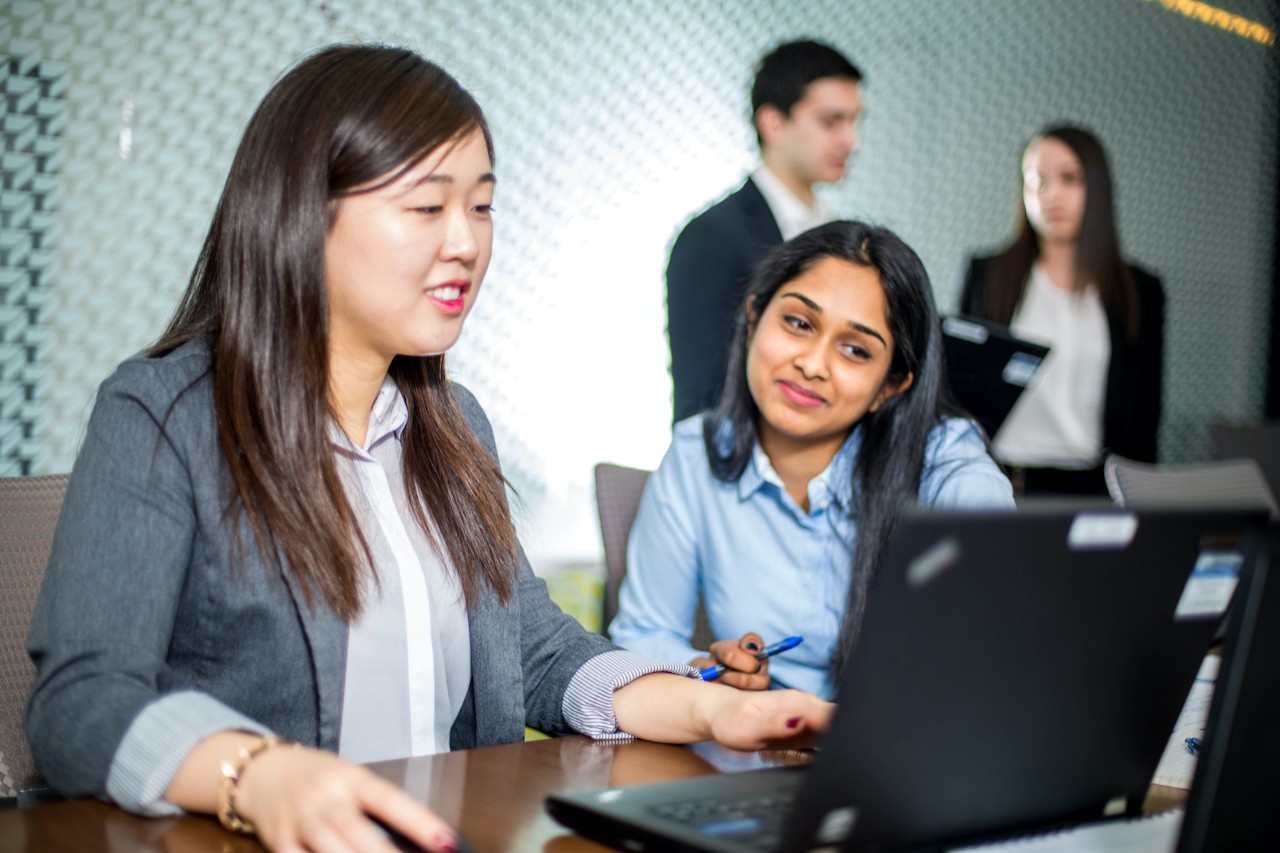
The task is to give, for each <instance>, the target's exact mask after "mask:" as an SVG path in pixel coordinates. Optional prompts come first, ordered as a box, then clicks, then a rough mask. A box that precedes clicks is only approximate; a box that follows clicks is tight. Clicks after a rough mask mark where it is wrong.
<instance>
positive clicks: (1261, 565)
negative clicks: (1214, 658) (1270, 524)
mask: <svg viewBox="0 0 1280 853" xmlns="http://www.w3.org/2000/svg"><path fill="white" fill-rule="evenodd" d="M1265 546H1266V547H1265V551H1264V554H1263V556H1262V558H1261V559H1259V560H1258V561H1257V563H1256V565H1255V568H1254V570H1253V571H1252V572H1250V573H1249V574H1248V575H1247V576H1246V577H1245V578H1244V579H1243V580H1242V582H1241V589H1240V592H1239V594H1238V595H1237V597H1236V602H1235V604H1234V605H1232V608H1231V617H1230V624H1229V625H1228V627H1227V640H1226V645H1225V648H1224V649H1223V653H1222V667H1221V669H1220V670H1219V672H1218V679H1217V684H1216V686H1215V688H1214V694H1213V703H1212V705H1211V706H1210V708H1209V721H1208V725H1207V726H1206V727H1205V736H1204V746H1203V748H1202V749H1201V752H1200V757H1199V759H1198V760H1197V762H1196V772H1195V778H1194V780H1193V782H1192V784H1191V793H1190V795H1189V796H1188V799H1187V806H1186V815H1185V817H1184V818H1183V822H1182V833H1181V836H1180V838H1179V839H1178V853H1200V851H1203V850H1213V851H1234V850H1276V849H1280V823H1278V822H1277V820H1276V815H1275V808H1274V801H1275V797H1274V791H1275V788H1276V769H1277V767H1280V725H1278V723H1280V529H1276V528H1272V530H1271V531H1270V532H1269V533H1268V534H1267V535H1266V541H1265Z"/></svg>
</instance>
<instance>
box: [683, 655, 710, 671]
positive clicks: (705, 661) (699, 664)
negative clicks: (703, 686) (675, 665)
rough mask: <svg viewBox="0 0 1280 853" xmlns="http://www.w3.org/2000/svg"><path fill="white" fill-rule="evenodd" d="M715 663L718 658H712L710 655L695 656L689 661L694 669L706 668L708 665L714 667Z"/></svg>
mask: <svg viewBox="0 0 1280 853" xmlns="http://www.w3.org/2000/svg"><path fill="white" fill-rule="evenodd" d="M715 665H716V659H715V658H710V657H706V658H694V659H693V660H691V661H689V666H691V667H693V668H694V669H706V668H708V667H712V666H715Z"/></svg>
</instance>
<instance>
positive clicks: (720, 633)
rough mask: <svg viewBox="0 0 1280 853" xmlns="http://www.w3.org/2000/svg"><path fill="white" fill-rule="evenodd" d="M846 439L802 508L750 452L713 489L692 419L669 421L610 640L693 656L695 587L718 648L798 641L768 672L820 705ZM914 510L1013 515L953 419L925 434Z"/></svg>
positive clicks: (840, 573)
mask: <svg viewBox="0 0 1280 853" xmlns="http://www.w3.org/2000/svg"><path fill="white" fill-rule="evenodd" d="M860 442H861V430H860V429H855V430H854V431H853V433H852V434H851V435H850V436H849V438H848V439H847V440H846V441H845V443H844V445H843V446H842V447H841V448H840V450H839V452H838V453H837V454H836V456H835V458H834V459H833V460H832V461H831V464H830V465H828V466H827V468H826V470H824V471H823V472H822V473H821V474H819V475H818V476H817V477H815V478H814V479H813V480H812V481H811V482H810V483H809V507H810V509H809V511H808V512H805V511H804V510H803V509H801V508H800V506H799V504H797V503H796V501H795V500H794V499H793V498H792V497H791V496H790V495H789V494H787V491H786V489H785V488H783V485H782V480H781V478H779V476H778V474H777V473H776V472H775V471H774V470H773V465H772V464H771V463H770V461H769V457H768V456H766V455H765V453H764V451H763V450H762V449H761V448H760V446H759V445H758V444H757V445H756V449H755V453H754V455H753V457H752V459H751V461H750V462H749V463H748V465H747V467H746V469H745V470H744V471H743V473H742V476H741V477H740V478H739V479H738V481H737V482H735V483H725V482H722V481H720V480H717V479H716V478H715V475H713V474H712V473H711V468H710V465H709V464H708V461H707V454H706V449H705V447H704V446H703V441H702V416H696V417H693V418H689V419H688V420H685V421H681V422H680V423H679V424H677V425H676V428H675V434H674V436H673V439H672V442H671V447H670V449H668V451H667V455H666V456H665V457H664V458H663V460H662V464H661V466H659V468H658V470H657V471H655V472H654V474H653V475H652V476H651V477H650V478H649V482H648V485H647V486H646V487H645V492H644V497H643V498H642V499H641V501H640V509H639V512H638V513H637V515H636V521H635V526H634V527H633V528H632V529H631V537H630V540H629V541H628V543H627V577H626V580H625V582H624V583H623V585H622V590H621V593H620V598H619V611H618V616H617V618H616V619H614V621H613V624H612V626H611V627H610V634H611V635H612V637H613V640H614V642H616V643H618V644H619V645H621V646H624V647H625V648H629V649H632V650H634V651H637V652H642V653H644V654H647V655H650V656H652V657H655V658H658V659H659V660H666V661H671V662H673V663H687V662H688V661H689V660H690V659H692V658H694V657H697V656H700V655H703V654H705V650H698V649H694V648H693V647H692V646H691V645H690V644H689V638H690V636H691V635H692V633H693V622H694V614H695V611H696V609H697V603H698V593H699V591H701V593H702V595H703V598H704V600H705V602H706V610H707V617H708V618H709V620H710V622H711V628H712V631H713V633H714V635H715V636H716V637H717V638H719V639H728V638H737V637H741V636H742V635H743V634H745V633H746V632H748V631H755V632H757V633H759V634H760V635H761V636H762V637H764V640H765V642H766V643H772V642H775V641H777V640H780V639H782V638H783V637H789V636H791V635H793V634H800V635H802V636H803V637H804V638H805V641H804V644H803V645H801V646H799V647H797V648H795V649H793V650H791V651H789V652H787V653H786V654H783V655H779V656H778V657H775V658H772V659H770V661H769V673H770V675H771V676H772V677H773V679H774V680H775V681H777V682H779V683H781V684H785V685H787V686H789V687H798V688H801V689H803V690H809V691H811V692H814V693H817V694H818V695H820V696H826V697H831V696H832V695H833V693H834V685H833V682H832V680H831V673H830V665H831V657H832V653H833V651H834V649H835V644H836V638H837V637H838V636H839V633H840V625H841V623H842V621H843V619H844V609H845V600H846V597H847V594H848V588H849V576H850V572H851V570H852V568H853V542H854V540H855V537H856V534H857V520H856V519H854V518H852V517H851V515H850V512H851V508H852V500H853V483H852V477H851V474H852V469H853V463H854V460H855V459H856V458H857V453H858V447H859V446H860ZM919 500H920V503H921V504H922V505H928V506H935V507H946V508H953V509H994V508H1002V509H1003V508H1008V509H1012V508H1013V506H1014V503H1013V490H1012V488H1011V487H1010V485H1009V480H1008V479H1007V478H1006V477H1005V476H1004V474H1003V473H1001V471H1000V469H999V467H998V466H997V465H996V463H995V462H994V461H993V460H992V459H991V457H990V456H989V455H988V454H987V450H986V445H985V444H984V442H983V441H982V437H981V436H980V435H979V433H978V431H977V429H976V428H975V427H974V426H973V425H972V424H971V423H970V422H969V421H967V420H962V419H959V418H952V419H950V420H947V421H946V422H944V423H943V424H940V425H939V426H938V427H936V428H935V429H934V430H933V432H932V434H931V435H930V436H929V441H928V444H927V446H926V448H925V466H924V471H923V474H922V475H921V478H920V495H919Z"/></svg>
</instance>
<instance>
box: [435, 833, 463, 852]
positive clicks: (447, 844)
mask: <svg viewBox="0 0 1280 853" xmlns="http://www.w3.org/2000/svg"><path fill="white" fill-rule="evenodd" d="M436 847H437V848H438V849H439V850H440V851H441V853H458V839H456V838H454V837H453V836H452V835H449V834H448V833H444V832H442V833H440V834H439V835H437V836H436Z"/></svg>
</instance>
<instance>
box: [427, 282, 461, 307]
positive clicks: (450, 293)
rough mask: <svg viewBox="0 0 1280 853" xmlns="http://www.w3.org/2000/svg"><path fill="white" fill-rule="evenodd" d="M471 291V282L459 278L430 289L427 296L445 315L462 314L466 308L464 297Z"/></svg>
mask: <svg viewBox="0 0 1280 853" xmlns="http://www.w3.org/2000/svg"><path fill="white" fill-rule="evenodd" d="M470 289H471V282H469V281H467V280H466V279H465V278H459V279H453V280H451V281H445V282H441V283H440V284H437V285H433V286H431V287H428V288H427V290H426V296H427V298H428V299H430V300H431V303H432V304H433V305H435V306H436V307H437V308H438V309H440V311H442V312H444V313H445V314H461V313H462V309H463V307H464V301H463V297H464V296H465V295H466V293H467V291H468V290H470Z"/></svg>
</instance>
